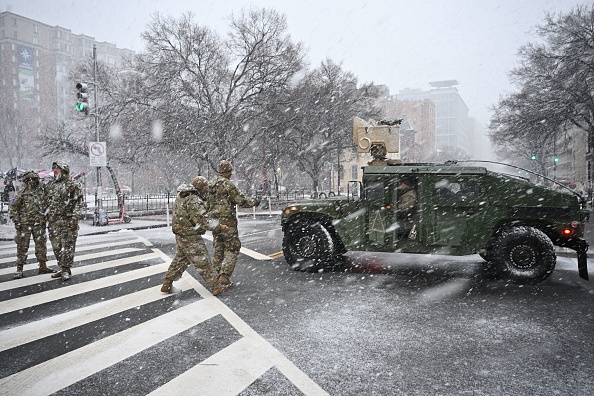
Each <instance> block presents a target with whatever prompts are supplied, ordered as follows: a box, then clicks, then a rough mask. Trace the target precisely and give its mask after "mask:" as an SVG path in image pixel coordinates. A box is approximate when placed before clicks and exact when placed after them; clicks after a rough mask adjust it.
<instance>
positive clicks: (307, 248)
mask: <svg viewBox="0 0 594 396" xmlns="http://www.w3.org/2000/svg"><path fill="white" fill-rule="evenodd" d="M295 248H296V253H297V254H298V255H299V256H301V257H302V258H305V259H307V258H311V257H314V255H315V253H316V240H315V239H314V238H313V236H311V235H303V236H302V237H301V238H299V240H298V241H297V243H296V244H295Z"/></svg>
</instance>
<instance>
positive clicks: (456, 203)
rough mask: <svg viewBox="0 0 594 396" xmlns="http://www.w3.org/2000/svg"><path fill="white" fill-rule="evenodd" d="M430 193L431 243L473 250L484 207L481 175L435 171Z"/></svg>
mask: <svg viewBox="0 0 594 396" xmlns="http://www.w3.org/2000/svg"><path fill="white" fill-rule="evenodd" d="M432 196H433V211H432V212H433V216H432V217H433V219H432V225H433V232H432V233H431V235H432V238H433V244H435V245H443V246H459V247H461V248H460V249H462V250H468V251H469V252H472V251H474V250H475V245H476V243H477V240H478V232H477V230H478V229H479V228H480V226H481V224H482V222H483V219H484V214H485V211H486V209H487V205H486V200H484V199H482V197H481V193H480V179H479V178H478V177H476V176H473V175H435V178H434V180H433V192H432Z"/></svg>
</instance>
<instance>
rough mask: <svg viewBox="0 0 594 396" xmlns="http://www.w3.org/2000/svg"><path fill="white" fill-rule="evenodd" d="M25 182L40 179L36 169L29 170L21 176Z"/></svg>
mask: <svg viewBox="0 0 594 396" xmlns="http://www.w3.org/2000/svg"><path fill="white" fill-rule="evenodd" d="M21 179H22V180H23V181H24V182H25V183H29V182H35V181H39V174H38V173H37V172H35V171H34V170H28V171H27V172H25V173H24V174H23V176H22V178H21Z"/></svg>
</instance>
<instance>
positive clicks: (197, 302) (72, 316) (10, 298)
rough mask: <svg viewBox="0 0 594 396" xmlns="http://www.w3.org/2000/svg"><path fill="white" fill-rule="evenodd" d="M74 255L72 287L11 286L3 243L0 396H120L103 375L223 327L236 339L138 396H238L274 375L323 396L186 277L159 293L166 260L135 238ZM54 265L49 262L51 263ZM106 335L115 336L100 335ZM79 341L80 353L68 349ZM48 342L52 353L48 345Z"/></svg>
mask: <svg viewBox="0 0 594 396" xmlns="http://www.w3.org/2000/svg"><path fill="white" fill-rule="evenodd" d="M114 234H119V235H114ZM10 245H12V246H10ZM76 249H77V250H76V256H75V265H74V266H73V269H72V273H73V276H72V279H71V280H70V281H69V282H62V281H61V280H55V279H52V278H51V277H50V276H49V275H30V276H27V275H26V277H25V278H22V279H16V280H13V279H12V278H11V276H12V273H13V272H14V262H15V257H14V255H15V249H14V244H11V243H10V242H5V243H1V244H0V279H1V280H2V281H1V282H0V362H2V363H0V389H2V393H3V394H5V395H49V394H52V393H56V392H61V394H79V391H76V390H72V392H69V389H71V387H72V389H78V388H76V387H77V386H83V387H84V386H85V385H84V384H87V383H88V382H89V381H91V382H90V383H91V384H92V387H93V388H94V389H98V390H99V391H98V392H99V393H97V394H117V393H120V394H123V393H125V390H126V389H125V388H124V389H123V390H121V389H120V390H117V389H115V388H114V390H113V391H112V390H111V387H113V386H116V385H114V384H117V383H118V381H117V378H115V379H113V378H111V373H112V372H111V371H109V370H115V372H116V374H119V370H118V369H117V367H119V365H121V364H123V363H125V362H127V361H129V360H133V361H134V360H135V359H139V360H142V359H143V356H144V354H146V353H147V352H148V351H154V350H157V351H161V350H164V351H165V352H167V348H163V347H161V344H166V343H167V342H175V341H174V340H181V339H180V338H179V337H187V335H186V336H184V334H188V333H187V332H188V331H191V333H189V334H194V333H197V334H198V336H199V335H200V334H202V333H200V332H199V331H197V330H195V329H198V328H204V327H201V326H224V327H225V328H228V329H229V330H225V331H227V332H230V333H229V334H235V335H234V336H233V337H235V338H230V339H228V340H226V339H223V340H222V341H221V340H219V341H217V342H219V343H221V342H223V344H220V345H218V344H217V345H213V346H212V353H211V354H210V355H208V356H204V357H203V358H202V360H201V361H196V362H195V363H192V364H191V365H190V366H188V367H184V368H183V370H182V371H180V372H179V373H175V375H172V376H171V377H166V376H164V377H163V380H162V382H160V383H156V384H150V386H149V385H147V388H146V391H145V392H144V393H148V394H151V395H171V394H189V395H237V394H239V393H241V392H243V391H245V390H246V389H249V387H250V386H251V385H252V384H254V382H255V381H257V380H258V379H259V378H261V377H262V376H263V375H265V374H266V373H267V372H268V371H269V370H271V369H275V370H276V371H278V372H280V373H281V374H282V375H283V376H284V377H286V379H287V380H288V381H290V382H291V383H292V384H293V385H294V387H295V389H298V391H300V392H301V393H302V394H305V395H327V393H326V392H325V391H324V390H323V389H322V388H320V387H319V386H318V385H317V384H316V383H315V382H314V381H313V380H311V378H309V377H308V376H307V375H306V374H305V373H304V372H303V371H301V370H300V369H299V368H298V367H296V366H295V365H294V364H293V363H292V362H291V361H289V360H288V359H287V358H286V357H285V356H284V355H283V354H282V353H280V352H279V351H278V350H277V349H275V348H274V347H273V346H272V345H271V344H269V343H268V342H267V341H266V340H265V339H263V338H262V337H261V336H260V335H259V334H257V333H256V332H255V331H254V330H253V329H252V328H251V327H250V326H249V325H248V324H247V323H245V322H244V321H243V320H242V319H241V318H239V316H237V315H236V314H235V313H234V312H233V311H232V310H231V309H229V307H227V306H226V305H225V304H224V303H223V302H222V301H221V300H219V299H218V298H216V297H214V296H213V295H212V294H211V293H210V292H209V291H208V290H207V289H206V288H205V287H204V286H203V285H202V284H201V283H200V282H198V281H197V280H196V279H195V278H194V277H192V276H191V275H190V274H184V276H183V277H182V278H181V279H180V280H178V281H176V282H175V283H174V291H175V294H165V293H161V292H160V290H159V289H160V284H161V283H160V282H161V281H162V280H163V278H164V274H165V272H166V270H167V267H168V266H169V263H170V262H171V259H170V258H169V257H168V256H167V255H165V254H164V253H163V252H162V251H160V250H159V249H155V248H153V246H152V244H151V243H150V242H149V241H147V240H145V239H144V238H142V237H140V236H138V235H137V234H136V233H134V232H132V231H127V232H122V233H111V234H105V235H97V236H81V237H79V239H78V242H77V248H76ZM50 252H51V248H49V249H48V255H49V254H50ZM29 254H30V255H31V254H34V253H33V252H31V251H30V253H29ZM55 264H56V263H55V260H51V261H50V262H48V265H50V266H52V265H54V266H55ZM36 267H37V264H36V260H35V258H34V256H33V257H31V256H29V263H28V264H27V265H26V266H25V272H27V271H30V273H31V274H34V273H35V269H36ZM97 296H100V297H97ZM69 304H72V307H71V308H69ZM145 307H146V308H145ZM155 310H157V311H155ZM136 312H142V313H143V315H147V317H146V318H145V317H144V316H143V315H140V314H136ZM128 320H129V321H130V324H129V325H127V324H126V323H127V322H126V321H128ZM112 321H113V322H112ZM112 323H113V325H112ZM112 327H117V328H116V329H115V330H113V331H107V332H106V331H105V329H106V328H107V329H108V330H110V329H111V328H112ZM73 335H76V336H77V337H74V336H73ZM198 336H197V337H198ZM80 337H83V341H82V343H80V344H76V343H73V344H72V346H70V345H69V344H68V342H67V340H68V339H69V338H71V339H74V338H80ZM84 337H86V338H84ZM203 338H204V339H201V341H200V342H201V343H208V342H210V340H211V337H209V335H208V334H206V335H205V336H203ZM85 339H88V342H84V340H85ZM50 340H51V342H54V344H56V345H57V346H56V348H53V347H51V348H50V347H48V346H47V345H48V343H49V342H50ZM212 342H215V341H212ZM201 345H202V344H201ZM60 348H61V349H60ZM155 348H156V349H155ZM165 352H164V353H163V359H165V360H164V362H163V364H164V365H167V366H169V365H172V363H173V362H171V361H169V360H171V359H175V357H173V356H170V355H167V354H166V353H165ZM151 353H152V352H151ZM29 355H30V356H29ZM151 356H152V355H151ZM167 359H169V360H167ZM9 360H10V361H11V363H10V364H9V363H8V361H9ZM114 368H115V369H114ZM107 371H109V372H110V375H109V376H107V377H109V378H110V380H109V382H106V383H102V382H101V383H97V382H94V381H100V380H101V378H104V377H106V376H102V375H101V373H103V372H107ZM122 375H123V374H122ZM81 384H82V385H81ZM196 384H200V386H196ZM85 389H86V388H85ZM143 389H144V388H143ZM280 390H281V389H279V391H280ZM122 391H123V392H122ZM85 393H86V392H85ZM136 393H138V391H137V392H136Z"/></svg>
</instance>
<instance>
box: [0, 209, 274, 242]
mask: <svg viewBox="0 0 594 396" xmlns="http://www.w3.org/2000/svg"><path fill="white" fill-rule="evenodd" d="M280 214H281V212H280V211H274V210H273V211H272V217H273V218H280ZM237 215H238V216H239V218H240V219H245V220H249V219H252V218H254V213H253V212H239V213H238V214H237ZM270 215H271V212H269V211H258V212H256V213H255V218H258V219H263V218H270ZM78 225H79V231H78V235H99V234H107V233H108V232H114V231H119V230H145V229H148V228H159V227H167V215H156V216H142V217H133V218H132V221H131V222H130V223H113V224H110V225H106V226H93V224H92V222H91V220H81V221H79V223H78ZM169 225H171V217H169ZM14 235H15V229H14V224H12V223H9V224H0V241H14Z"/></svg>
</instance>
